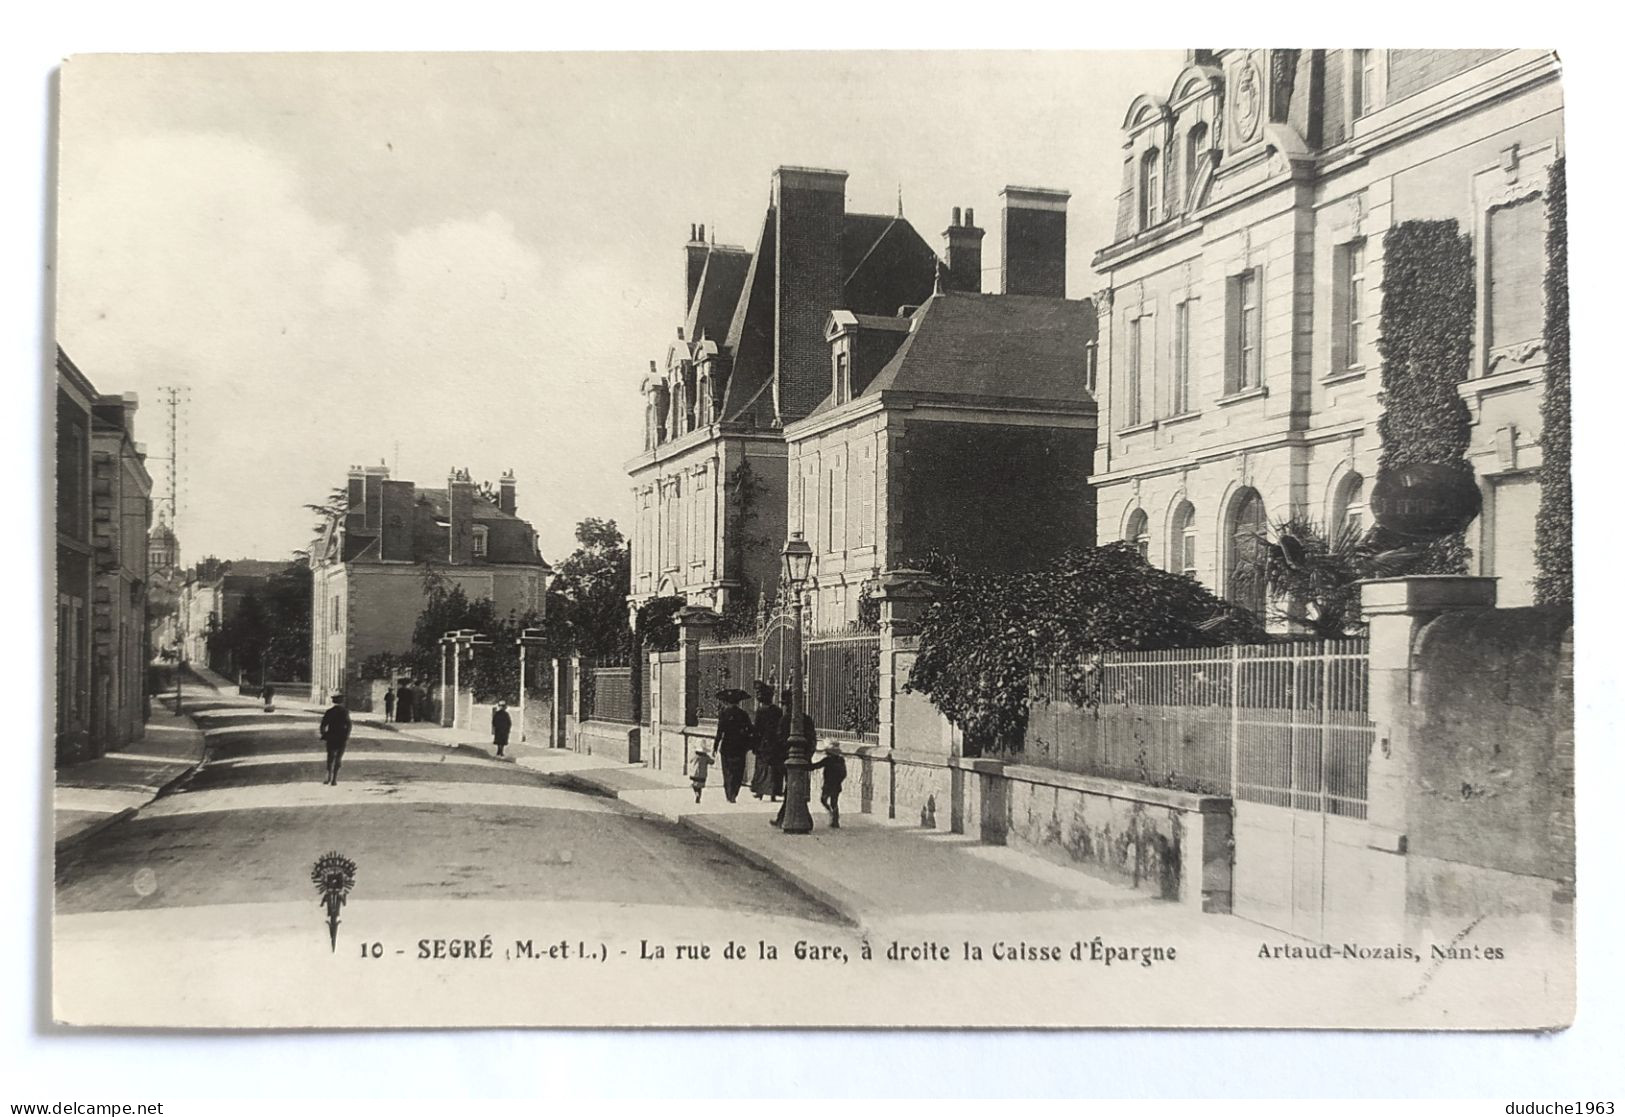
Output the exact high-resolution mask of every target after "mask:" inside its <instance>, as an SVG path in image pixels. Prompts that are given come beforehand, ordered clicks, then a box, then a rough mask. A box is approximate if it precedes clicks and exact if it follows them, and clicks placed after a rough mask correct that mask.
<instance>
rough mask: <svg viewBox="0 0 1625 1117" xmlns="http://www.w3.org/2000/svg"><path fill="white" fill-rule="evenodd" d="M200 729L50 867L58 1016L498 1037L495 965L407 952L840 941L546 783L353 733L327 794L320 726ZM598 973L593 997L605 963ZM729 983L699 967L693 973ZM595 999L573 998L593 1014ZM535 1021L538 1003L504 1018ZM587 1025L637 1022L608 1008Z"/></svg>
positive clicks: (666, 836)
mask: <svg viewBox="0 0 1625 1117" xmlns="http://www.w3.org/2000/svg"><path fill="white" fill-rule="evenodd" d="M196 716H197V720H198V723H199V725H200V726H201V728H203V729H204V731H205V733H206V737H207V749H206V753H205V760H204V762H203V764H202V765H201V766H200V767H199V768H198V769H197V771H196V772H195V773H194V774H193V775H192V776H191V777H190V778H189V779H187V780H185V781H184V782H183V783H181V784H180V785H179V786H178V787H177V788H175V789H174V790H173V791H172V792H171V793H170V794H166V795H164V796H162V797H161V798H159V799H157V800H156V801H154V802H153V803H151V804H150V805H148V806H147V807H145V808H144V809H142V810H141V811H140V812H139V813H137V814H136V815H135V816H133V817H132V818H130V819H127V820H125V821H123V822H119V823H116V824H114V825H112V826H109V827H108V828H106V829H104V830H102V831H100V832H99V833H96V834H95V835H93V836H91V837H90V838H88V839H86V840H84V841H83V842H81V843H79V844H78V845H77V846H74V847H72V848H70V849H69V850H67V851H66V852H65V853H64V854H63V856H62V857H61V859H60V861H59V863H58V865H57V876H56V913H57V927H56V981H55V992H56V997H57V1014H58V1016H59V1018H62V1019H68V1020H74V1021H78V1022H101V1023H189V1024H204V1025H207V1024H243V1023H250V1024H251V1023H256V1022H265V1023H270V1022H276V1023H283V1024H294V1023H301V1022H311V1023H315V1022H322V1023H329V1024H333V1023H343V1022H344V1019H345V1016H344V1013H345V1012H346V1011H348V1009H349V1008H350V1007H351V1006H353V1005H355V1004H357V1003H358V1002H359V1004H360V1007H359V1008H357V1011H358V1012H360V1013H361V1014H362V1015H361V1016H360V1017H358V1019H360V1018H367V1019H375V1015H373V1016H368V1015H367V1013H368V1009H367V1004H368V1000H367V999H368V998H376V997H378V996H390V997H394V998H395V999H397V1000H399V1001H401V1002H402V1003H401V1007H400V1011H401V1013H402V1016H401V1020H402V1022H403V1023H404V1022H414V1023H419V1024H422V1023H459V1022H468V1023H495V1022H501V1021H502V1020H503V1019H504V1018H505V1016H504V1014H503V1012H502V1011H501V1006H502V1005H503V1004H504V1003H505V1002H504V1001H502V1000H501V999H500V995H499V994H498V993H496V992H492V993H490V994H480V995H478V996H475V995H474V992H473V990H475V989H476V988H485V987H486V986H489V987H490V988H491V989H492V990H501V989H503V988H504V982H506V983H508V985H509V986H512V984H513V982H514V980H515V978H514V976H513V971H507V973H508V976H506V977H505V978H504V977H502V976H499V971H500V970H501V967H497V966H487V967H485V968H484V969H483V970H481V972H480V976H479V978H478V979H477V980H476V981H473V982H472V983H471V982H470V981H469V980H467V979H465V977H464V976H463V975H465V974H468V973H470V972H471V971H470V970H468V969H467V968H466V963H465V964H464V968H463V969H462V970H460V971H458V970H456V968H455V967H453V970H451V971H448V970H447V969H446V968H445V965H446V963H444V962H443V960H440V959H429V960H426V961H423V962H422V964H421V965H417V966H413V965H412V963H415V962H418V961H419V960H420V949H421V944H422V943H423V942H424V941H425V940H434V939H448V940H449V939H453V938H466V939H478V938H480V937H482V936H484V935H487V934H489V935H491V936H492V938H493V940H494V943H495V946H494V949H495V950H496V951H497V953H498V955H499V956H500V955H502V954H504V953H512V952H513V951H515V950H516V949H517V947H516V945H515V944H516V943H517V942H519V941H521V940H527V939H534V940H536V941H537V942H538V943H539V944H541V943H558V942H564V941H569V942H570V943H571V944H572V945H571V947H570V954H571V955H572V956H576V955H579V954H580V953H581V952H583V951H590V950H592V949H593V948H594V944H596V948H597V949H599V950H600V951H602V952H604V953H607V954H610V955H613V956H614V957H615V959H616V960H617V962H618V963H620V965H621V966H622V967H625V966H631V965H635V964H636V963H637V962H639V961H640V960H641V958H640V956H641V955H642V954H643V953H644V950H645V947H644V943H645V941H648V942H649V943H650V944H651V945H650V946H649V948H648V949H649V951H650V952H652V951H653V949H654V946H656V945H658V946H660V947H661V948H662V949H663V950H669V951H670V955H671V956H674V955H675V953H676V951H675V947H676V946H677V945H678V944H679V943H684V944H691V943H698V942H707V943H715V944H717V949H719V950H720V949H721V945H722V944H724V943H726V942H728V941H732V940H733V939H736V938H737V939H739V940H740V941H744V940H745V939H747V938H748V939H750V940H751V941H755V940H756V939H758V938H761V937H764V936H766V937H770V938H772V939H774V940H775V941H783V942H785V943H786V944H789V943H791V942H794V941H796V940H797V939H800V938H805V937H809V936H812V937H818V936H826V937H827V936H832V935H833V936H840V935H847V936H849V935H850V932H849V930H848V929H846V928H844V926H843V925H841V924H839V923H838V922H837V921H836V920H835V919H834V917H833V916H832V915H831V914H830V913H828V912H827V911H826V910H825V909H823V908H822V907H820V906H818V905H816V904H814V903H813V902H812V901H811V900H809V899H807V898H806V897H805V896H804V895H802V894H801V893H800V892H798V891H796V890H794V889H793V888H791V887H789V886H788V885H786V884H785V883H783V882H782V881H780V880H779V879H778V878H777V877H775V876H772V875H771V874H768V873H766V872H764V871H762V870H760V869H758V868H756V867H755V866H753V865H751V864H749V863H747V862H745V861H743V860H741V859H740V858H738V857H736V856H734V855H733V854H731V853H728V852H727V851H725V850H723V849H722V848H721V847H719V846H717V845H716V844H714V843H712V842H711V841H709V840H708V839H706V838H703V837H700V836H698V835H696V834H694V833H692V832H690V831H688V830H685V829H683V828H682V827H679V826H677V825H676V824H675V823H672V822H669V821H666V820H664V819H658V818H651V817H649V816H646V815H644V814H641V813H638V812H635V811H633V810H631V809H630V808H628V807H626V806H625V805H623V804H621V803H619V802H617V801H615V800H613V799H610V798H607V797H603V796H599V795H594V794H590V793H587V792H584V791H581V790H579V789H575V788H571V787H565V786H563V785H562V784H561V783H556V782H554V781H553V780H552V778H551V777H549V776H548V775H547V774H546V773H541V772H536V771H532V770H530V769H526V768H521V767H519V766H517V765H514V764H511V763H505V762H500V761H495V760H492V759H489V758H487V757H485V756H483V755H480V754H477V753H474V752H472V751H470V750H459V749H451V748H447V747H446V746H444V745H441V744H436V743H433V742H429V741H425V740H418V739H414V738H413V737H411V736H410V735H408V734H402V733H397V732H393V731H391V730H388V729H384V728H382V727H376V726H366V725H361V724H359V723H358V725H357V731H356V733H355V735H354V736H353V737H352V738H351V741H350V745H349V748H348V751H347V752H346V754H345V759H344V766H343V770H342V772H341V774H340V779H339V783H338V784H337V785H336V786H329V785H327V784H325V783H323V782H322V776H323V773H324V769H325V760H326V757H325V752H324V751H323V748H322V744H321V742H320V741H319V740H318V739H317V736H316V726H317V721H318V717H317V715H316V714H314V713H312V712H309V711H289V712H283V711H278V712H277V713H275V714H269V715H268V714H265V713H264V712H262V711H259V710H257V709H255V708H253V707H252V706H248V705H245V704H239V703H235V702H232V701H231V700H230V699H227V698H222V699H221V700H220V701H219V703H217V704H214V705H210V706H207V707H202V708H200V709H199V710H198V711H197V715H196ZM329 850H336V851H338V852H340V853H342V854H344V855H345V856H347V857H349V858H350V859H351V860H353V861H354V862H355V863H356V866H357V871H356V881H355V886H354V888H353V890H352V892H351V894H350V897H349V900H348V902H347V904H346V906H345V908H344V910H343V913H342V915H343V921H342V923H341V925H340V930H339V936H338V942H337V946H336V948H335V946H334V944H332V943H330V941H329V936H328V929H327V926H326V923H325V917H324V914H323V912H322V910H321V908H320V906H319V904H318V894H317V891H316V889H315V887H314V885H313V884H312V882H311V868H312V865H313V864H314V862H315V861H316V859H317V858H318V857H319V856H320V855H321V854H323V853H325V852H327V851H329ZM363 942H367V943H375V942H376V943H381V944H382V952H383V954H384V958H382V959H379V960H377V961H372V962H367V963H365V964H363V963H361V962H360V961H359V960H358V952H359V951H360V950H361V944H362V943H363ZM329 958H335V959H338V960H339V961H338V963H336V964H340V965H342V966H344V967H345V968H344V969H342V970H341V971H331V970H324V971H323V973H324V975H325V976H324V977H323V978H322V982H321V990H320V997H319V999H318V1000H317V1001H312V1000H310V999H309V997H308V996H301V997H295V998H292V999H291V1000H290V999H289V995H290V994H289V990H290V989H291V990H300V989H304V990H306V991H307V992H308V982H307V981H306V980H305V979H306V977H307V976H308V973H309V967H311V966H316V965H320V966H328V965H331V964H335V963H329V962H328V961H327V959H329ZM606 960H607V959H606ZM510 961H511V960H510ZM600 964H601V963H600ZM386 972H388V973H390V974H391V975H392V976H391V977H390V979H389V982H388V984H387V986H385V985H379V984H378V982H379V979H380V978H381V977H382V975H383V974H385V973H386ZM552 972H553V973H555V974H559V973H561V972H562V971H558V970H555V971H552ZM583 972H585V971H583ZM595 972H596V973H597V974H598V978H599V980H600V981H601V980H602V976H603V974H604V973H607V972H609V971H608V969H607V968H606V969H605V970H604V971H595ZM624 972H625V971H624V970H623V971H622V973H623V976H624ZM454 974H455V976H454ZM726 974H727V971H725V970H716V969H711V968H707V969H706V972H705V980H707V981H709V982H714V981H715V980H716V979H717V977H718V976H726ZM256 975H263V976H264V977H266V978H267V979H268V980H266V981H260V980H257V979H256ZM699 976H700V974H699V971H697V970H696V971H695V973H694V974H693V977H692V978H685V979H684V980H683V981H681V982H679V983H678V985H677V986H674V987H671V988H670V990H669V995H671V996H678V997H680V996H682V995H683V993H682V992H681V990H682V989H683V988H689V987H692V985H693V978H698V977H699ZM403 978H404V981H403V980H401V979H403ZM570 980H580V978H579V976H577V975H572V977H571V978H570ZM617 980H619V979H617ZM448 982H455V983H456V985H457V986H458V987H460V988H462V989H463V990H464V991H465V992H467V993H468V997H467V998H465V999H467V1000H468V1002H469V1003H468V1004H466V1005H463V1004H462V1003H461V1001H459V1004H458V1005H456V1006H446V1005H443V1004H442V1005H439V1006H436V1007H433V1008H432V1010H431V1008H429V1007H425V1008H424V1009H423V1014H422V1016H421V1018H414V1017H413V1016H412V1012H413V1010H414V1006H415V1005H416V1004H418V1003H426V1002H421V998H422V997H423V996H425V995H428V994H429V993H433V992H434V991H435V989H438V990H439V991H441V992H444V991H445V987H446V985H447V984H448ZM550 982H551V984H552V987H555V988H556V987H557V980H556V978H555V979H550ZM282 984H286V985H287V988H281V987H280V986H281V985H282ZM521 984H522V983H521ZM668 984H669V983H668ZM425 985H427V986H429V987H431V988H429V989H428V990H427V992H426V990H425ZM593 988H596V987H594V986H590V985H586V986H583V987H582V989H583V990H584V991H585V993H584V995H583V994H578V996H584V999H586V1000H589V1001H590V1000H591V991H592V989H593ZM603 988H604V989H605V990H606V991H611V990H613V989H616V988H619V986H618V985H617V984H615V983H614V982H611V983H610V984H609V985H606V986H603ZM414 990H415V992H413V991H414ZM492 997H497V998H498V1001H497V1003H496V1004H495V1005H493V1004H492V1003H491V998H492ZM414 998H418V1000H414ZM341 1002H342V1003H341ZM461 1010H466V1011H467V1014H468V1016H467V1019H466V1020H463V1019H462V1018H461V1017H460V1016H459V1015H458V1012H459V1011H461ZM372 1011H373V1012H374V1013H375V1012H376V1006H374V1007H373V1010H372ZM552 1015H553V1014H552V1013H551V1012H542V1013H538V1012H537V1011H536V1010H535V1009H534V1007H533V1006H532V1007H528V1008H524V1009H523V1010H520V1009H517V1008H516V1009H515V1012H514V1014H513V1016H512V1019H514V1020H515V1021H521V1020H535V1019H537V1018H538V1016H552ZM587 1015H590V1014H587ZM603 1015H604V1016H605V1017H606V1018H612V1017H617V1016H618V1017H619V1018H620V1020H621V1021H622V1022H642V1017H640V1016H639V1010H628V1009H627V1007H626V1006H625V1005H624V1004H621V1005H620V1006H619V1007H617V1008H615V1009H614V1010H613V1011H611V1010H609V1009H605V1011H604V1014H603ZM559 1016H560V1018H565V1017H573V1018H577V1019H585V1018H586V1017H585V1016H583V1015H582V1014H581V1013H565V1012H561V1013H560V1014H559ZM657 1019H658V1016H657V1015H655V1014H651V1015H650V1016H649V1018H648V1022H650V1023H654V1022H656V1021H657Z"/></svg>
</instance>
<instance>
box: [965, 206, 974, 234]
mask: <svg viewBox="0 0 1625 1117" xmlns="http://www.w3.org/2000/svg"><path fill="white" fill-rule="evenodd" d="M965 227H966V228H968V229H974V228H975V227H976V211H975V210H973V209H971V208H970V206H966V207H965Z"/></svg>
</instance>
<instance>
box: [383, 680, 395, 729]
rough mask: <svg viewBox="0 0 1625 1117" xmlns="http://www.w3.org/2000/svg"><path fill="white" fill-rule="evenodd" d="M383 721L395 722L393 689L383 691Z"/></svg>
mask: <svg viewBox="0 0 1625 1117" xmlns="http://www.w3.org/2000/svg"><path fill="white" fill-rule="evenodd" d="M384 720H385V721H394V720H395V688H394V687H390V688H389V689H388V690H386V691H384Z"/></svg>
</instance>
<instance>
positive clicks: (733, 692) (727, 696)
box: [717, 687, 750, 702]
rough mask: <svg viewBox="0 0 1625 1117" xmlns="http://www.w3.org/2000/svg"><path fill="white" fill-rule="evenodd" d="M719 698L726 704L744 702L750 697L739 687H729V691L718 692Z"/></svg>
mask: <svg viewBox="0 0 1625 1117" xmlns="http://www.w3.org/2000/svg"><path fill="white" fill-rule="evenodd" d="M717 697H718V698H719V699H721V700H722V701H724V702H743V701H744V700H745V699H747V698H749V697H750V695H749V694H746V693H745V692H744V691H742V690H740V689H739V688H738V687H729V688H728V689H727V690H719V691H717Z"/></svg>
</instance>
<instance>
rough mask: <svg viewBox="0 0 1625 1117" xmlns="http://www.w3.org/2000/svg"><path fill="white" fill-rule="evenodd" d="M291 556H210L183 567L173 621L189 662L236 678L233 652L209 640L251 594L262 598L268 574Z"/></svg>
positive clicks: (284, 565)
mask: <svg viewBox="0 0 1625 1117" xmlns="http://www.w3.org/2000/svg"><path fill="white" fill-rule="evenodd" d="M293 561H294V560H292V559H285V560H284V559H246V558H245V559H218V558H215V557H214V556H213V555H210V556H209V557H208V558H206V559H204V560H203V561H202V562H200V563H198V564H197V565H196V566H195V567H193V568H192V569H191V570H189V571H187V572H186V574H185V576H184V578H183V579H182V581H181V587H180V603H179V608H178V612H177V621H178V625H179V628H180V630H181V639H182V646H183V649H184V654H185V656H186V660H187V662H188V663H200V664H206V665H207V666H208V668H209V670H211V671H214V672H216V673H217V674H220V675H224V676H225V677H226V678H228V679H236V678H237V676H238V673H239V668H240V667H241V665H240V664H239V663H238V662H237V661H236V659H235V658H234V657H233V655H232V653H231V652H230V651H229V650H227V649H224V648H221V647H219V646H217V644H215V643H212V642H211V639H210V638H211V637H212V636H213V635H214V633H216V632H218V631H220V630H221V629H222V628H224V627H225V626H227V625H229V624H230V623H231V622H232V620H233V619H235V618H236V616H237V615H238V613H239V611H240V610H241V609H242V607H243V603H244V602H245V601H247V600H248V598H250V597H256V596H257V597H259V598H261V599H262V600H263V598H264V596H265V592H266V589H267V588H268V587H269V585H270V582H271V578H272V577H273V576H275V575H277V574H280V573H282V572H283V571H284V570H287V569H288V567H289V566H290V565H291V564H292V563H293Z"/></svg>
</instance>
